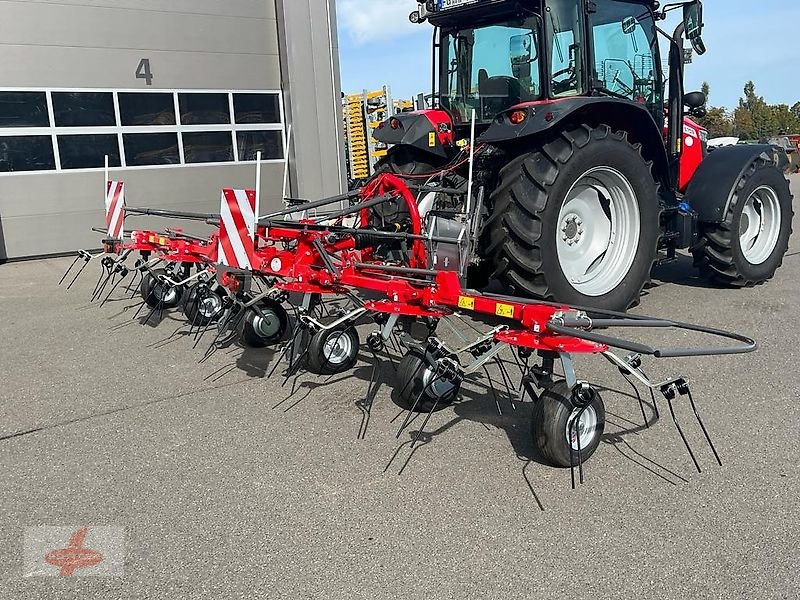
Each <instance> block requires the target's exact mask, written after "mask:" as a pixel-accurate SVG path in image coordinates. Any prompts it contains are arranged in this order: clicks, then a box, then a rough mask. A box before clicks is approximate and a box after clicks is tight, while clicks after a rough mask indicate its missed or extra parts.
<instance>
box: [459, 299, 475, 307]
mask: <svg viewBox="0 0 800 600" xmlns="http://www.w3.org/2000/svg"><path fill="white" fill-rule="evenodd" d="M458 308H465V309H467V310H475V298H468V297H467V296H459V297H458Z"/></svg>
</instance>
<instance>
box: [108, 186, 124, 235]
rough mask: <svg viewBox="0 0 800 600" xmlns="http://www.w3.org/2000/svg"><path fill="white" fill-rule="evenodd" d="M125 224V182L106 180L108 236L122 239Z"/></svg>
mask: <svg viewBox="0 0 800 600" xmlns="http://www.w3.org/2000/svg"><path fill="white" fill-rule="evenodd" d="M124 224H125V184H124V183H123V182H121V181H108V182H106V227H107V228H108V237H110V238H114V239H117V240H121V239H122V236H123V235H124V233H125V232H124Z"/></svg>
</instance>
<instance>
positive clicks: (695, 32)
mask: <svg viewBox="0 0 800 600" xmlns="http://www.w3.org/2000/svg"><path fill="white" fill-rule="evenodd" d="M683 24H684V26H685V27H686V39H687V40H691V41H694V40H697V39H700V37H701V36H702V35H703V3H702V2H701V1H700V0H695V1H694V2H691V3H689V4H684V5H683Z"/></svg>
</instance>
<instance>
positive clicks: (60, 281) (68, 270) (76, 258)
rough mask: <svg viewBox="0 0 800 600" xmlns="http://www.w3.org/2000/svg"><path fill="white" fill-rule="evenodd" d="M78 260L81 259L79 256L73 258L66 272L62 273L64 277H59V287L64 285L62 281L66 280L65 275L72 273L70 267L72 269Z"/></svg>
mask: <svg viewBox="0 0 800 600" xmlns="http://www.w3.org/2000/svg"><path fill="white" fill-rule="evenodd" d="M80 259H81V255H80V254H78V256H76V257H75V260H73V261H72V264H71V265H70V266H69V269H67V271H66V272H65V273H64V275H62V276H61V279H60V280H59V281H58V285H61V284H62V283H64V280H65V279H66V278H67V275H69V272H70V271H72V267H74V266H75V265H76V263H77V262H78V261H79V260H80Z"/></svg>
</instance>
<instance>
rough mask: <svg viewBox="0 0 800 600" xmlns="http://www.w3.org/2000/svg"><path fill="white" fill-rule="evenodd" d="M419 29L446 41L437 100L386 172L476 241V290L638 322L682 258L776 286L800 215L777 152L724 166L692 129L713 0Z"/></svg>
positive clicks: (397, 145) (446, 5) (477, 11)
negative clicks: (619, 314) (415, 188)
mask: <svg viewBox="0 0 800 600" xmlns="http://www.w3.org/2000/svg"><path fill="white" fill-rule="evenodd" d="M673 10H682V11H683V19H682V20H681V22H680V23H679V24H678V26H677V27H676V29H675V30H674V32H673V33H671V34H670V33H667V32H665V31H663V29H661V28H659V24H660V23H661V22H663V21H664V20H665V19H666V17H667V15H668V13H670V12H671V11H673ZM410 18H411V21H413V22H419V23H421V22H429V23H430V24H431V25H433V26H434V37H433V40H434V44H433V61H434V63H433V67H434V68H433V82H432V84H433V85H432V87H433V95H432V98H433V102H432V104H431V106H430V107H420V110H418V111H415V112H410V113H403V114H396V115H392V116H391V117H390V118H389V119H388V120H387V121H386V122H384V123H382V124H381V126H379V128H378V129H377V130H376V132H375V138H376V139H378V140H379V141H381V142H383V143H386V144H388V145H390V146H391V148H390V150H389V154H388V155H387V157H386V158H385V159H383V160H382V162H381V164H379V165H378V167H379V169H380V170H391V171H393V172H394V173H397V174H400V175H405V176H408V177H409V178H411V179H412V180H417V181H426V182H428V183H427V184H426V185H425V186H423V188H424V193H422V194H421V196H420V213H421V214H426V215H432V218H437V219H439V218H445V216H446V218H448V219H450V220H451V221H454V223H451V225H452V229H453V231H460V232H461V233H460V234H459V236H458V239H467V240H469V244H468V246H467V247H465V248H464V251H463V254H464V256H465V257H466V258H465V260H462V261H461V262H462V263H464V264H467V263H468V264H469V266H470V267H473V272H477V273H479V274H482V275H485V277H484V279H483V280H482V279H481V278H480V277H477V276H476V277H475V278H474V281H475V284H474V285H475V286H479V285H481V283H480V282H481V281H484V282H488V281H490V280H494V279H497V280H500V281H501V282H502V283H503V284H504V285H505V286H506V287H507V288H508V289H509V290H510V291H511V292H513V295H522V296H531V297H536V298H545V299H555V300H557V301H560V302H566V303H568V304H572V305H582V306H589V307H593V308H601V309H611V310H620V309H622V310H624V309H626V308H628V307H629V306H630V305H631V304H632V303H634V302H636V301H637V300H638V298H639V295H640V292H641V290H642V289H643V287H644V285H645V283H646V282H647V281H648V279H649V276H650V272H651V269H652V267H653V265H654V264H664V263H666V262H671V261H674V260H676V259H677V255H676V251H677V250H681V249H691V251H692V254H693V255H694V259H695V264H696V265H697V267H698V268H699V269H700V270H701V272H703V273H704V274H705V275H706V276H708V277H709V278H711V279H714V280H716V281H720V282H722V283H724V284H728V285H734V286H747V285H754V284H757V283H762V282H764V281H766V280H767V279H769V278H770V277H772V276H773V274H774V272H775V270H776V269H777V268H778V266H779V265H780V263H781V260H782V258H783V255H784V254H785V251H786V248H787V245H788V238H789V234H790V231H791V221H792V218H791V196H790V194H789V189H788V183H787V182H786V180H785V179H784V178H783V176H782V174H781V172H780V170H779V169H778V168H777V167H776V165H775V164H774V160H773V158H772V152H771V151H770V149H769V147H768V146H755V145H753V146H742V147H734V148H732V149H721V150H718V151H715V152H714V153H713V154H710V155H708V154H707V153H706V152H705V144H704V142H705V139H704V138H705V134H704V131H703V130H702V128H700V127H699V126H697V124H696V123H694V122H692V121H691V119H689V118H688V117H690V116H696V117H699V116H702V114H703V106H704V105H705V103H706V98H705V96H704V95H703V94H702V93H700V92H694V93H686V91H685V89H684V62H685V50H684V45H685V43H686V41H688V42H690V43H691V45H692V47H693V48H694V50H695V52H696V53H697V54H703V53H704V52H705V45H704V44H703V41H702V32H703V4H702V2H701V0H682V1H679V2H675V3H672V4H665V5H664V6H661V3H660V2H658V1H657V0H421V1H420V2H419V9H418V10H417V11H415V12H414V13H412V14H411V16H410ZM661 39H664V40H665V41H666V44H665V48H667V49H668V52H667V56H665V57H664V58H665V59H667V60H666V63H667V64H668V70H667V73H666V74H665V73H664V71H663V68H662V65H663V64H664V62H662V56H661V48H660V46H659V41H660V40H661ZM470 142H472V143H470ZM432 186H434V187H433V188H432ZM740 195H745V196H747V197H746V198H744V199H743V200H741V201H740V200H739V196H740ZM468 278H469V277H468Z"/></svg>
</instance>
